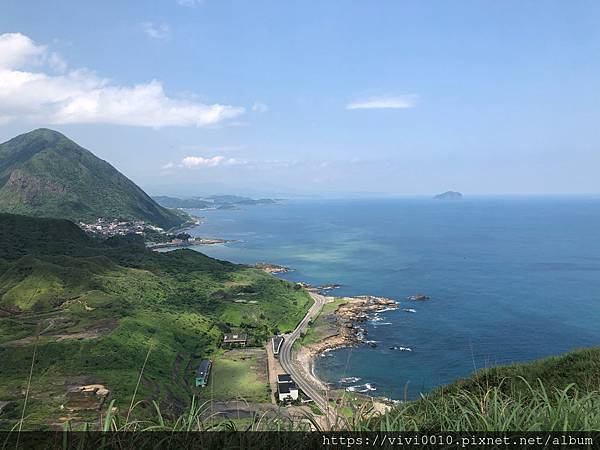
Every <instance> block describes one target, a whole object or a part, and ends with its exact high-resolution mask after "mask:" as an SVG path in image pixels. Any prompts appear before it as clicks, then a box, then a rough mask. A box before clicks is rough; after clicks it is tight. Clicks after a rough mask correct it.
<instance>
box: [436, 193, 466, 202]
mask: <svg viewBox="0 0 600 450" xmlns="http://www.w3.org/2000/svg"><path fill="white" fill-rule="evenodd" d="M433 198H434V199H435V200H460V199H462V198H463V195H462V194H461V193H460V192H456V191H446V192H444V193H442V194H438V195H436V196H435V197H433Z"/></svg>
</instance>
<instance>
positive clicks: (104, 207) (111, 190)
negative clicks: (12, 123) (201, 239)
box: [0, 128, 187, 229]
mask: <svg viewBox="0 0 600 450" xmlns="http://www.w3.org/2000/svg"><path fill="white" fill-rule="evenodd" d="M0 212H6V213H14V214H24V215H29V216H37V217H54V218H64V219H69V220H73V221H82V222H92V221H94V220H96V219H97V218H98V217H103V218H109V219H119V220H133V219H138V220H144V221H146V222H149V223H152V224H155V225H158V226H160V227H162V228H165V229H169V228H172V227H175V226H178V225H181V224H182V223H184V222H185V221H186V220H187V217H186V216H185V214H182V213H178V212H176V211H170V210H168V209H166V208H164V207H162V206H160V205H159V204H157V203H156V202H155V201H154V200H152V199H151V198H150V197H149V196H148V195H147V194H146V193H145V192H144V191H143V190H142V189H140V188H139V187H138V186H137V185H136V184H135V183H133V182H132V181H131V180H129V179H128V178H127V177H125V176H124V175H123V174H121V173H120V172H119V171H118V170H116V169H115V168H114V167H113V166H111V165H110V164H109V163H107V162H106V161H103V160H101V159H100V158H97V157H96V156H95V155H94V154H92V153H91V152H90V151H88V150H86V149H84V148H83V147H81V146H79V145H77V144H76V143H75V142H73V141H72V140H70V139H68V138H67V137H66V136H64V135H62V134H61V133H58V132H57V131H53V130H49V129H44V128H42V129H38V130H34V131H31V132H29V133H25V134H22V135H20V136H17V137H15V138H13V139H11V140H10V141H7V142H5V143H3V144H0Z"/></svg>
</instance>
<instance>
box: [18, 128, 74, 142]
mask: <svg viewBox="0 0 600 450" xmlns="http://www.w3.org/2000/svg"><path fill="white" fill-rule="evenodd" d="M14 139H36V140H37V139H41V140H44V141H47V142H56V141H58V140H60V139H67V140H70V139H69V138H68V137H66V136H65V135H64V134H62V133H59V132H58V131H56V130H51V129H50V128H36V129H35V130H32V131H29V132H27V133H23V134H20V135H19V136H17V137H15V138H14Z"/></svg>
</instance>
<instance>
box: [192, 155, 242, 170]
mask: <svg viewBox="0 0 600 450" xmlns="http://www.w3.org/2000/svg"><path fill="white" fill-rule="evenodd" d="M237 164H243V161H239V160H237V159H235V158H225V157H224V156H221V155H218V156H213V157H212V158H203V157H202V156H186V157H185V158H183V159H182V160H181V167H184V168H186V169H191V168H194V167H216V166H232V165H237Z"/></svg>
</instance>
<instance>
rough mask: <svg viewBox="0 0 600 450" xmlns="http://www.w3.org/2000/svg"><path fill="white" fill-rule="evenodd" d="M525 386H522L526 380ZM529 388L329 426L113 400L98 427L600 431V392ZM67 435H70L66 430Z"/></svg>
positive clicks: (425, 403) (486, 392)
mask: <svg viewBox="0 0 600 450" xmlns="http://www.w3.org/2000/svg"><path fill="white" fill-rule="evenodd" d="M522 381H524V380H522ZM524 382H525V383H526V384H527V387H528V392H525V393H523V392H521V393H515V395H509V394H507V393H506V392H503V390H502V387H501V386H495V387H490V388H487V389H483V388H482V389H481V390H480V391H479V392H468V391H460V392H457V393H453V394H449V395H445V396H444V395H437V396H431V397H429V396H423V397H422V398H421V399H420V400H417V401H412V402H406V403H402V404H399V405H397V406H396V407H394V408H393V409H392V410H390V411H388V412H387V413H385V414H380V413H376V412H374V409H373V408H372V407H370V406H369V403H368V402H366V403H362V404H361V405H359V406H356V407H355V408H354V411H353V412H354V414H352V415H346V417H345V418H343V419H341V420H338V421H336V423H335V424H329V423H327V422H323V420H319V418H318V417H317V416H313V415H312V414H311V413H309V412H308V411H307V412H306V414H305V415H303V416H302V415H300V416H296V417H288V416H287V415H286V414H285V413H284V411H285V410H284V409H280V410H279V411H275V412H273V411H271V412H268V413H266V412H265V413H257V414H255V415H254V417H252V418H251V419H249V420H248V422H247V424H244V425H243V426H241V427H240V425H239V423H236V422H235V421H231V420H225V419H222V418H221V419H220V418H219V417H218V416H211V415H208V414H207V411H208V410H209V409H208V408H209V403H208V402H206V403H198V402H197V401H196V399H195V398H194V399H192V401H191V405H190V407H189V408H188V410H187V411H185V412H184V413H183V414H182V415H181V416H180V417H178V418H176V419H175V420H168V419H166V418H165V417H163V414H162V413H161V410H160V406H159V404H158V403H156V402H154V401H153V402H152V405H153V407H154V415H152V416H149V417H147V418H146V419H144V420H129V419H128V418H123V417H121V416H119V415H118V414H117V413H115V412H114V411H115V409H114V408H113V406H114V400H113V402H111V404H110V405H109V407H108V409H107V415H106V416H105V417H104V418H103V420H102V425H101V427H99V428H100V429H102V430H103V431H306V430H310V429H312V430H319V431H326V430H327V429H333V430H338V431H422V432H431V431H456V432H458V431H461V432H475V431H507V432H509V431H600V392H598V391H592V392H588V393H583V394H582V393H580V392H579V391H578V390H577V388H576V386H575V385H569V386H567V387H566V388H564V389H555V388H546V387H545V386H544V384H543V383H542V382H541V381H540V380H538V382H537V383H536V384H534V385H530V384H528V383H527V382H526V381H524ZM66 429H70V427H69V425H68V424H67V425H66Z"/></svg>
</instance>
